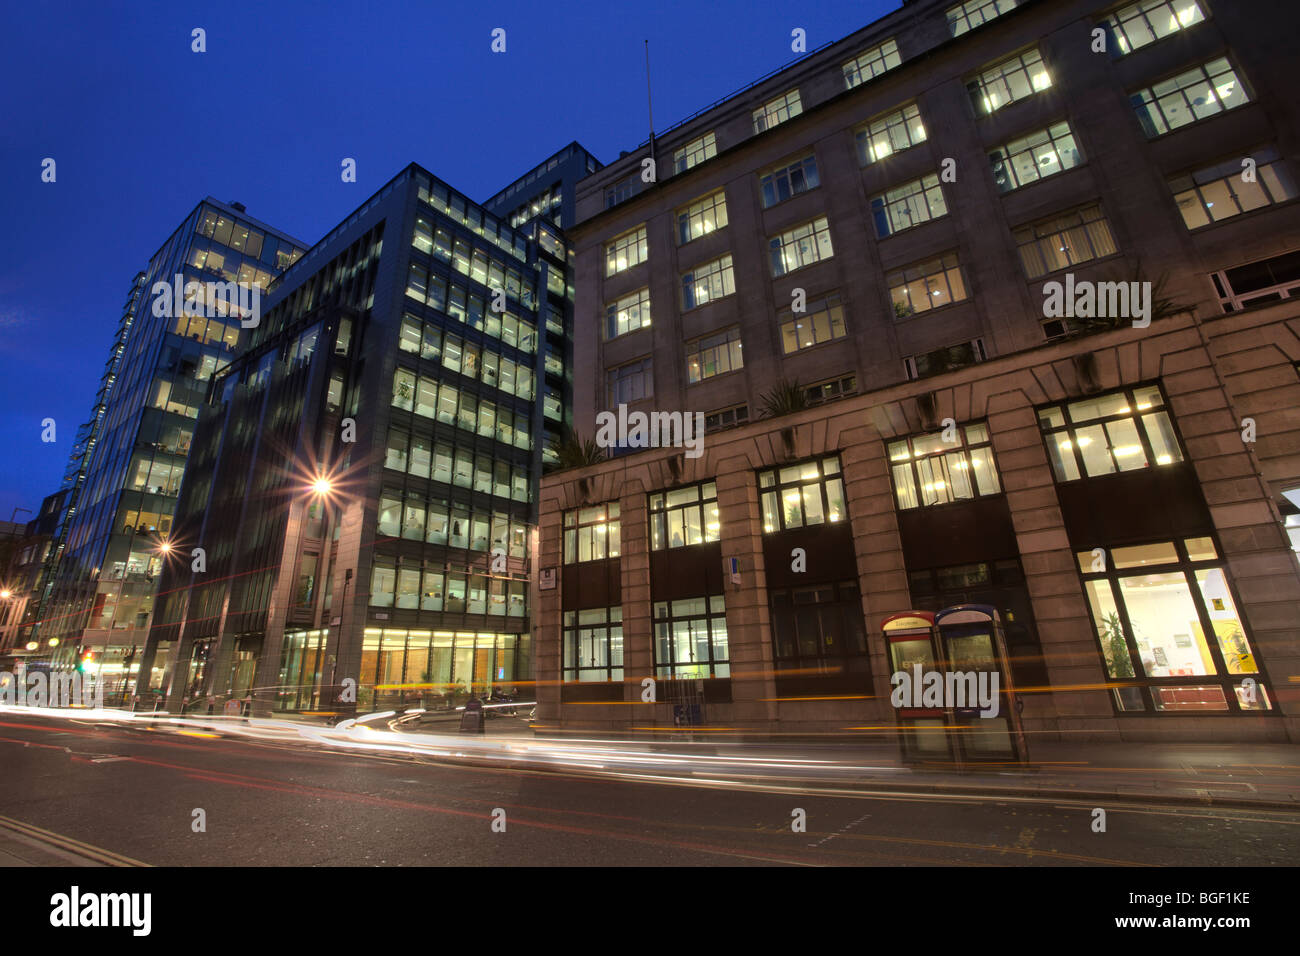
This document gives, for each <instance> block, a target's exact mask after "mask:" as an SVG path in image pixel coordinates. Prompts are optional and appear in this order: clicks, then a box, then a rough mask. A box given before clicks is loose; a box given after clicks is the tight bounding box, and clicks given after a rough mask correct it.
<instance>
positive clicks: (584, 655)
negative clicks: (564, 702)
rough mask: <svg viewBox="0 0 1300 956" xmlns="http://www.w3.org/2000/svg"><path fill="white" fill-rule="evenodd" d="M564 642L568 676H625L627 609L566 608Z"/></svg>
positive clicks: (573, 678)
mask: <svg viewBox="0 0 1300 956" xmlns="http://www.w3.org/2000/svg"><path fill="white" fill-rule="evenodd" d="M561 645H562V649H561V655H562V659H563V667H562V671H563V679H564V680H566V681H612V680H622V679H623V609H622V608H621V607H598V608H589V609H587V610H585V611H565V612H564V628H563V631H562V634H561Z"/></svg>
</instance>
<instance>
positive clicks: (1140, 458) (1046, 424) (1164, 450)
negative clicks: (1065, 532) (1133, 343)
mask: <svg viewBox="0 0 1300 956" xmlns="http://www.w3.org/2000/svg"><path fill="white" fill-rule="evenodd" d="M1038 423H1039V425H1040V426H1041V428H1042V430H1043V441H1044V442H1045V443H1046V445H1047V455H1048V458H1049V459H1051V462H1052V471H1053V473H1054V474H1055V475H1056V480H1057V481H1059V482H1066V481H1076V480H1078V479H1080V478H1084V477H1087V478H1095V477H1097V476H1099V475H1111V474H1115V473H1117V472H1122V471H1140V470H1141V469H1143V468H1150V467H1152V466H1153V465H1155V466H1157V467H1159V466H1163V465H1173V464H1177V463H1178V462H1181V461H1182V460H1183V452H1182V448H1181V446H1180V445H1179V443H1178V438H1177V436H1176V435H1175V434H1174V428H1173V425H1172V424H1171V422H1170V420H1169V412H1168V411H1166V409H1165V400H1164V396H1163V395H1162V394H1161V392H1160V388H1159V386H1156V385H1144V386H1141V387H1138V388H1132V389H1120V390H1118V391H1114V392H1107V393H1105V394H1103V395H1095V396H1093V397H1091V398H1084V399H1080V400H1079V401H1076V402H1069V403H1067V404H1064V405H1053V406H1050V407H1048V408H1042V409H1039V411H1038Z"/></svg>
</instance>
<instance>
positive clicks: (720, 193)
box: [673, 188, 730, 248]
mask: <svg viewBox="0 0 1300 956" xmlns="http://www.w3.org/2000/svg"><path fill="white" fill-rule="evenodd" d="M709 213H712V214H713V227H712V228H710V229H705V230H704V231H702V232H700V233H698V234H695V235H690V233H691V232H692V229H691V226H692V224H693V223H694V222H695V221H696V220H697V219H698V220H699V221H700V222H701V223H703V222H705V221H707V218H708V214H709ZM673 220H674V222H675V223H676V225H677V246H678V248H681V247H682V246H685V245H689V244H690V243H692V242H694V241H695V240H697V239H703V238H704V237H705V236H710V235H712V234H713V233H715V232H718V231H719V230H722V229H726V228H727V226H728V225H729V224H730V220H729V218H728V216H727V191H726V189H725V188H718V189H715V190H713V191H712V192H710V193H707V194H705V195H703V196H701V197H700V198H698V199H693V200H691V202H689V203H687V204H686V205H685V206H679V207H678V208H677V209H676V210H675V211H674V213H673ZM719 220H725V221H721V222H720V221H719ZM683 234H686V238H682V236H683Z"/></svg>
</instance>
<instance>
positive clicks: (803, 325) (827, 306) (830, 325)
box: [778, 295, 845, 355]
mask: <svg viewBox="0 0 1300 956" xmlns="http://www.w3.org/2000/svg"><path fill="white" fill-rule="evenodd" d="M778 321H779V322H780V324H781V348H782V350H783V351H784V352H785V354H786V355H790V354H791V353H793V352H797V351H799V350H800V349H810V348H812V347H813V346H814V345H821V344H823V343H825V342H830V341H832V340H834V339H839V338H843V337H844V335H845V329H844V307H843V306H842V305H841V304H840V297H839V296H838V295H829V296H826V297H825V298H824V299H819V300H817V301H815V302H810V303H808V307H807V309H805V310H804V311H803V312H794V311H792V310H790V309H786V310H784V311H782V312H781V314H780V316H779V317H778Z"/></svg>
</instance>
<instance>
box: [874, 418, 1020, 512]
mask: <svg viewBox="0 0 1300 956" xmlns="http://www.w3.org/2000/svg"><path fill="white" fill-rule="evenodd" d="M972 428H982V429H983V430H984V437H983V438H982V439H979V440H975V441H973V440H971V438H970V436H969V434H968V430H969V429H972ZM956 429H957V441H956V442H954V443H944V442H943V441H942V435H943V432H942V431H938V432H917V433H914V434H911V435H900V436H898V437H896V438H890V439H887V440H886V441H885V455H886V457H887V458H888V460H889V482H890V486H891V487H892V488H893V489H894V510H896V511H899V512H902V511H921V510H923V509H926V508H942V507H944V506H946V505H961V504H967V503H969V502H972V501H978V500H979V499H981V498H995V497H997V496H999V495H1003V494H1005V493H1006V486H1005V485H1004V484H1003V483H1002V472H1001V469H1000V468H999V467H998V459H997V454H996V453H995V452H994V449H993V433H992V432H991V431H990V430H989V426H988V421H987V420H985V419H981V420H979V421H973V422H963V423H961V424H958V425H956ZM936 435H937V436H939V437H940V448H939V450H937V451H931V452H924V453H921V454H918V453H917V452H916V445H915V443H916V442H917V441H919V440H924V439H932V438H934V437H935V436H936ZM900 445H906V452H905V455H904V456H902V457H898V456H897V452H898V451H899V450H900V449H899V447H898V446H900ZM982 450H986V451H987V462H988V464H989V465H990V467H991V469H992V475H993V481H994V484H995V486H996V487H995V488H994V489H993V490H992V491H983V490H982V483H980V482H978V481H976V479H975V477H974V476H976V475H977V474H978V473H977V472H976V471H975V468H976V467H977V465H978V462H977V461H976V458H975V457H974V456H972V452H979V451H982ZM950 455H956V456H957V457H958V458H960V460H961V463H963V464H965V466H966V467H965V469H963V470H964V472H965V473H966V474H967V475H968V476H970V477H969V478H968V481H967V483H968V484H969V485H970V488H971V492H972V494H971V495H970V497H957V496H956V495H950V497H949V498H948V499H947V500H944V501H939V500H936V501H924V500H922V492H923V491H924V489H925V487H926V486H925V484H924V483H923V482H922V481H921V472H920V470H919V469H918V468H917V462H918V461H935V460H938V461H939V462H940V463H941V465H942V471H943V474H944V475H945V476H947V475H949V474H951V472H950V471H949V468H948V465H949V461H948V458H949V456H950ZM902 468H906V469H907V471H908V476H909V481H910V482H911V485H910V490H911V493H912V497H913V498H914V499H915V502H916V503H915V504H912V505H905V504H903V495H902V489H901V488H900V485H899V478H898V470H899V469H902ZM931 484H933V482H932V483H931ZM943 485H944V488H945V490H947V489H951V488H952V487H953V484H952V482H951V481H947V480H945V481H944V482H943Z"/></svg>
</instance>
